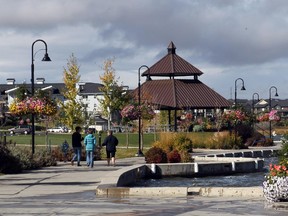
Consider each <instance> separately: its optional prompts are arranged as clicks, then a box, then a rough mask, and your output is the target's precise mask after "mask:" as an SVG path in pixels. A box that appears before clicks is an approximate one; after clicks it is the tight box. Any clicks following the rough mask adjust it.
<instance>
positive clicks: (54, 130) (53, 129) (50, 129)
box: [47, 127, 71, 133]
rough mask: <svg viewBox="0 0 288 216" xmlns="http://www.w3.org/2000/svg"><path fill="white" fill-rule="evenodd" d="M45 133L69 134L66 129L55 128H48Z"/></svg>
mask: <svg viewBox="0 0 288 216" xmlns="http://www.w3.org/2000/svg"><path fill="white" fill-rule="evenodd" d="M47 132H52V133H68V132H71V130H69V129H68V128H67V127H55V128H49V129H47Z"/></svg>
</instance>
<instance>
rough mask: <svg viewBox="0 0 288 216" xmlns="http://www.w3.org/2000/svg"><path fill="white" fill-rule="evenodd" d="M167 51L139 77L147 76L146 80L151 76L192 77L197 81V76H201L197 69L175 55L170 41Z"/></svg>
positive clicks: (173, 46) (174, 48)
mask: <svg viewBox="0 0 288 216" xmlns="http://www.w3.org/2000/svg"><path fill="white" fill-rule="evenodd" d="M167 50H168V53H167V54H166V55H165V56H164V57H163V58H162V59H160V60H159V61H158V62H156V63H155V64H154V65H153V66H151V67H150V70H146V71H144V72H143V73H142V74H141V76H147V77H148V78H149V77H152V76H158V77H169V78H170V79H171V78H173V79H174V77H180V76H182V77H183V76H193V77H194V79H195V80H198V76H200V75H202V74H203V72H202V71H200V70H199V69H198V68H196V67H194V66H193V65H192V64H190V63H189V62H187V61H186V60H184V59H183V58H181V57H180V56H178V55H177V54H176V46H175V45H174V43H173V42H172V41H171V42H170V44H169V46H168V48H167ZM147 80H149V79H147Z"/></svg>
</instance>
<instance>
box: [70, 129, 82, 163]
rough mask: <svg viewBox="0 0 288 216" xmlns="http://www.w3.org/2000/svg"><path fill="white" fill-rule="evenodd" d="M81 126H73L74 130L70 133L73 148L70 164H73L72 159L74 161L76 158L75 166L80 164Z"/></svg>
mask: <svg viewBox="0 0 288 216" xmlns="http://www.w3.org/2000/svg"><path fill="white" fill-rule="evenodd" d="M81 130H82V128H81V127H79V126H77V127H76V128H75V132H74V133H73V134H72V147H73V150H74V156H73V158H72V160H71V164H72V166H73V165H74V161H76V158H77V166H81V164H80V161H81V149H82V144H81V141H83V137H82V136H81V134H80V132H81Z"/></svg>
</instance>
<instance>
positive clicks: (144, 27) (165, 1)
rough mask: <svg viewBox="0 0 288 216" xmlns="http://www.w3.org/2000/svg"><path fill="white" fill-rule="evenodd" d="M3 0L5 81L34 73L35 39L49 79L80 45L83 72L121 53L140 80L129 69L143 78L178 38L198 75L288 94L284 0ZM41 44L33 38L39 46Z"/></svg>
mask: <svg viewBox="0 0 288 216" xmlns="http://www.w3.org/2000/svg"><path fill="white" fill-rule="evenodd" d="M0 4H1V8H0V47H1V51H0V74H1V75H0V81H1V82H5V79H6V78H8V77H7V76H8V75H9V77H11V76H12V75H13V76H15V77H16V80H19V82H20V80H29V79H30V77H29V76H30V73H29V71H30V62H31V53H30V52H31V44H32V43H33V41H35V40H36V39H38V38H42V39H44V40H45V41H46V42H47V43H48V49H49V54H50V56H51V58H52V60H53V62H51V64H49V66H48V65H47V64H43V63H41V62H39V61H40V60H39V59H40V58H41V55H42V54H40V52H41V51H40V52H39V53H37V56H36V59H35V64H36V67H35V70H37V75H39V76H47V74H49V76H48V77H47V78H46V80H47V81H48V82H55V81H61V80H62V71H63V67H65V66H66V63H67V59H68V58H69V56H70V55H71V54H72V53H74V55H75V56H76V57H77V58H78V59H79V63H80V65H81V77H82V79H87V80H89V81H95V82H97V81H99V78H98V77H99V76H98V75H99V74H100V73H101V72H102V71H101V69H100V65H102V63H103V61H104V60H105V59H107V58H111V57H115V58H116V61H115V69H116V72H117V70H118V71H119V75H120V78H121V79H122V78H123V81H125V82H127V83H126V84H127V85H131V86H134V87H135V86H136V85H135V81H134V79H129V77H131V76H132V74H135V77H136V79H135V80H137V69H138V67H139V66H140V65H142V64H146V65H152V64H154V63H155V62H156V61H158V60H159V59H160V58H161V57H163V56H164V55H165V54H166V53H167V46H168V44H169V42H170V41H173V42H174V43H175V45H176V47H177V54H179V55H180V56H181V57H183V58H184V59H186V60H187V61H189V62H190V63H191V64H193V65H195V66H196V67H198V68H199V69H201V70H202V71H203V72H204V75H203V76H201V77H200V79H202V80H203V82H206V83H207V84H209V86H211V87H212V88H214V89H215V90H216V91H218V92H219V93H220V94H222V95H223V96H225V97H229V96H230V94H231V88H232V89H233V84H234V80H235V79H236V78H238V77H239V76H242V77H244V78H245V80H247V81H246V82H247V91H246V92H245V93H243V94H242V95H241V94H240V96H243V97H246V98H250V95H251V93H253V91H256V90H259V91H260V90H261V91H263V94H264V93H265V91H267V89H269V87H270V86H271V85H279V89H283V90H282V91H283V94H282V95H283V97H285V98H286V97H287V98H288V92H287V93H286V91H285V84H286V83H287V82H286V81H287V80H286V81H285V79H286V78H285V77H286V76H285V72H286V71H287V69H288V67H287V64H286V62H287V58H288V51H287V50H288V43H287V42H286V40H287V36H288V26H287V25H288V17H287V14H288V13H287V11H288V5H287V2H286V1H285V0H273V1H270V0H242V1H237V0H234V1H233V0H157V1H154V0H145V1H142V0H122V1H114V0H61V1H59V0H50V1H37V0H21V1H17V0H0ZM41 48H42V45H41V44H37V45H35V50H38V49H41ZM38 55H39V56H38ZM93 73H95V74H96V75H94V76H93V79H92V80H91V75H92V74H93ZM50 75H51V76H50ZM127 77H128V78H127ZM255 79H257V81H259V83H258V82H255ZM231 86H232V87H231ZM255 86H257V88H255ZM248 89H249V90H248ZM279 94H280V92H279ZM280 95H281V94H280ZM281 97H282V96H281Z"/></svg>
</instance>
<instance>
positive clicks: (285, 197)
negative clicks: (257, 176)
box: [263, 176, 288, 202]
mask: <svg viewBox="0 0 288 216" xmlns="http://www.w3.org/2000/svg"><path fill="white" fill-rule="evenodd" d="M263 192H264V197H265V199H266V200H267V201H268V202H281V201H286V202H288V176H286V177H277V176H273V177H271V178H270V179H269V180H268V179H267V180H266V181H264V182H263Z"/></svg>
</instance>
